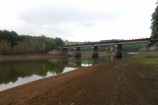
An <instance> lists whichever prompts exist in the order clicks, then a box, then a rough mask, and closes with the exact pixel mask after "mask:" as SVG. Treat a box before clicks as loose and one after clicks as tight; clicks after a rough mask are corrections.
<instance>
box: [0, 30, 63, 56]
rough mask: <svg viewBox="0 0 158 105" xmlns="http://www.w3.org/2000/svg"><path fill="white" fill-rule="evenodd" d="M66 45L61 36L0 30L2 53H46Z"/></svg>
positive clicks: (0, 48)
mask: <svg viewBox="0 0 158 105" xmlns="http://www.w3.org/2000/svg"><path fill="white" fill-rule="evenodd" d="M62 45H64V41H63V40H62V39H61V38H58V37H56V38H48V37H46V36H44V35H42V36H29V35H18V34H17V33H16V32H14V31H7V30H0V54H1V55H8V54H33V53H45V52H47V51H49V50H51V49H55V48H58V47H60V46H62Z"/></svg>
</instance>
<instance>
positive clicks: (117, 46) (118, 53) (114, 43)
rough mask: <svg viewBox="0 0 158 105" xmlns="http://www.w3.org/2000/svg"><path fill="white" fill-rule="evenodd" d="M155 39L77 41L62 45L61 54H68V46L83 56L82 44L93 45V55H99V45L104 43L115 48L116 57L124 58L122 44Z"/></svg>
mask: <svg viewBox="0 0 158 105" xmlns="http://www.w3.org/2000/svg"><path fill="white" fill-rule="evenodd" d="M152 40H154V39H151V38H142V39H131V40H102V41H99V42H84V43H80V44H78V43H76V44H73V45H65V46H62V50H61V54H62V55H66V54H68V48H70V47H74V48H75V57H81V47H82V46H91V48H92V57H98V56H99V54H98V47H99V46H102V45H112V46H114V48H115V57H116V58H122V45H124V44H132V43H148V44H150V42H151V41H152Z"/></svg>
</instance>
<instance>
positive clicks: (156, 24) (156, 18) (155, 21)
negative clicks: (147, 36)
mask: <svg viewBox="0 0 158 105" xmlns="http://www.w3.org/2000/svg"><path fill="white" fill-rule="evenodd" d="M151 21H152V22H151V31H152V33H151V38H158V6H157V7H156V9H155V12H154V13H153V14H152V19H151ZM155 42H156V41H154V42H152V43H151V44H154V43H155Z"/></svg>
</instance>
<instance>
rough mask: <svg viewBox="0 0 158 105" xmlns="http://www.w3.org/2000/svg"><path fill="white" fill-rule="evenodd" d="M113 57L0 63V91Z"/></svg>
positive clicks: (109, 59)
mask: <svg viewBox="0 0 158 105" xmlns="http://www.w3.org/2000/svg"><path fill="white" fill-rule="evenodd" d="M113 59H114V57H113V56H100V57H99V58H91V57H88V58H64V59H48V60H31V61H8V62H0V91H2V90H6V89H9V88H11V87H15V86H18V85H22V84H25V83H28V82H31V81H35V80H38V79H42V78H46V77H50V76H54V75H57V74H60V73H65V72H68V71H71V70H75V69H77V68H78V67H81V66H91V65H94V64H97V63H100V62H106V61H111V60H113Z"/></svg>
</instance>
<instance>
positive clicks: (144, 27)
mask: <svg viewBox="0 0 158 105" xmlns="http://www.w3.org/2000/svg"><path fill="white" fill-rule="evenodd" d="M155 3H156V0H0V30H5V29H6V30H9V31H15V32H17V33H18V34H19V35H31V36H40V35H45V36H47V37H51V38H54V37H60V38H62V39H63V40H68V41H100V40H109V39H135V38H146V37H150V35H151V30H150V26H151V15H152V13H153V12H154V10H155V8H156V6H157V4H155Z"/></svg>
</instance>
